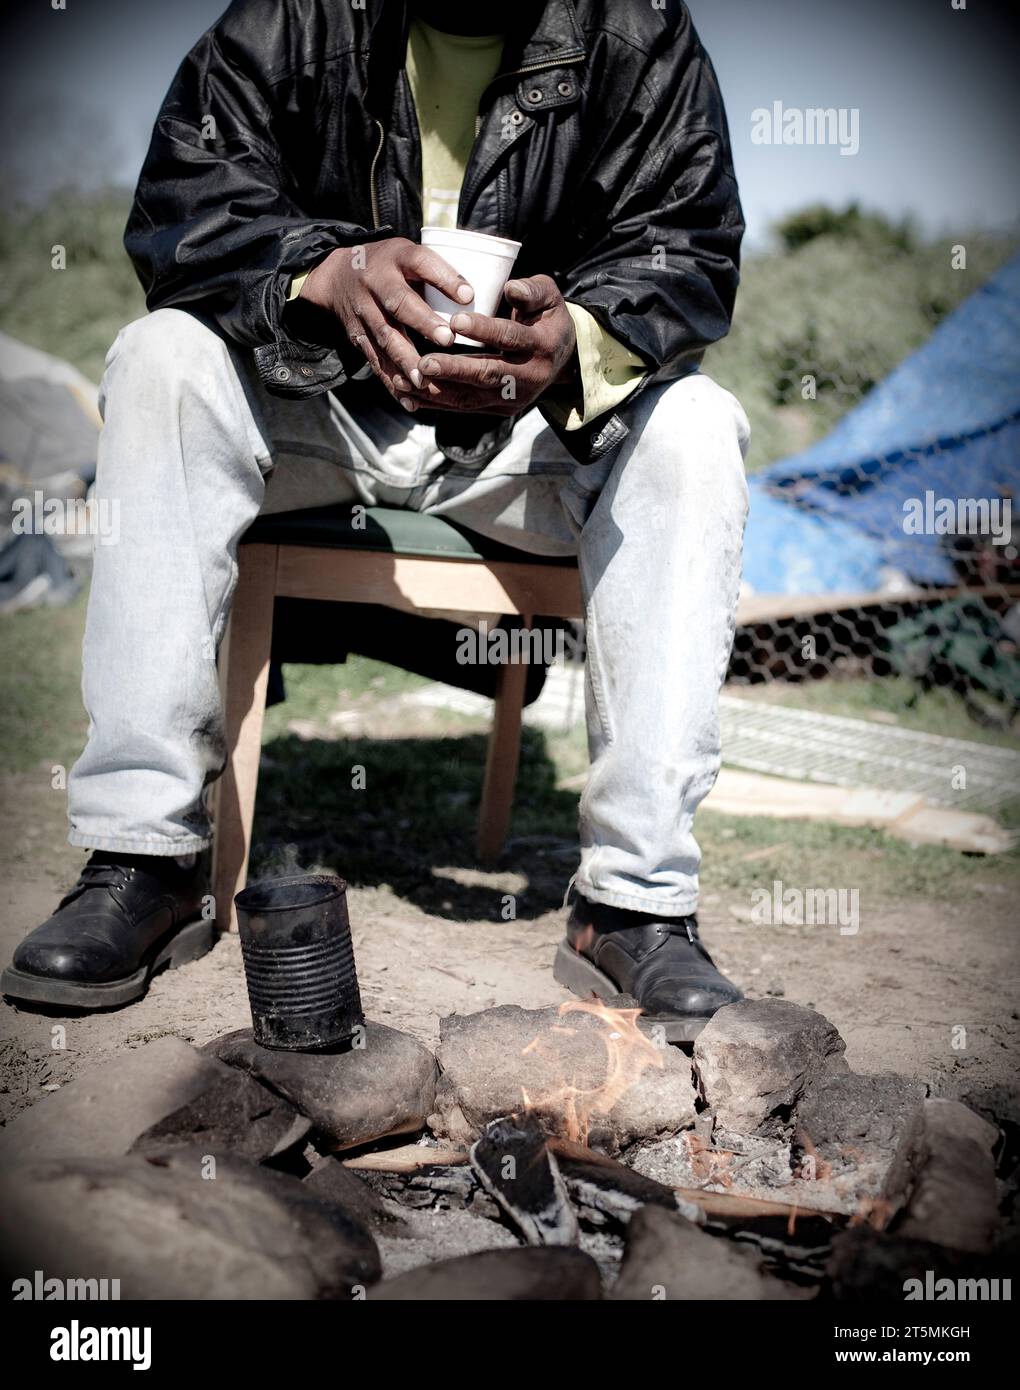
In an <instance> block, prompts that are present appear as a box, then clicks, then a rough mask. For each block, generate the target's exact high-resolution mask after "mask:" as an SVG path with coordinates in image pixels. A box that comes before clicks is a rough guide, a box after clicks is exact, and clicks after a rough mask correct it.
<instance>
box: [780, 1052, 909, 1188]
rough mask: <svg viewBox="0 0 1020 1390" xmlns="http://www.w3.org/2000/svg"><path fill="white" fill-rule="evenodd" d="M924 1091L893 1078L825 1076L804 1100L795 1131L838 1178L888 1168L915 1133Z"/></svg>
mask: <svg viewBox="0 0 1020 1390" xmlns="http://www.w3.org/2000/svg"><path fill="white" fill-rule="evenodd" d="M926 1090H927V1088H926V1086H925V1085H924V1082H922V1081H913V1080H911V1079H910V1078H909V1077H905V1076H896V1075H894V1074H893V1073H891V1072H886V1073H882V1074H879V1075H875V1076H857V1075H856V1074H855V1073H853V1072H844V1073H843V1074H842V1075H841V1076H839V1075H837V1076H824V1077H822V1078H821V1079H820V1080H819V1081H818V1082H816V1083H815V1084H814V1085H813V1086H812V1087H811V1088H810V1090H809V1091H808V1093H807V1095H805V1096H803V1097H802V1098H801V1100H800V1102H799V1104H798V1106H797V1128H798V1131H800V1132H801V1134H802V1135H803V1136H804V1137H805V1138H806V1139H807V1140H809V1141H810V1143H811V1145H812V1146H813V1147H814V1148H815V1149H816V1150H817V1151H818V1153H819V1155H820V1156H821V1157H822V1158H824V1159H825V1160H826V1162H828V1163H831V1164H832V1165H833V1169H834V1171H835V1172H840V1171H843V1170H846V1169H854V1168H860V1167H863V1166H864V1165H866V1164H876V1165H880V1166H884V1167H887V1166H888V1165H889V1164H890V1163H891V1162H892V1160H893V1159H894V1157H895V1155H896V1153H897V1150H898V1149H899V1148H900V1146H901V1145H902V1144H904V1143H906V1142H909V1141H910V1140H911V1137H912V1136H913V1135H914V1133H915V1132H916V1130H917V1126H918V1124H919V1122H920V1119H921V1113H922V1107H923V1105H924V1100H925V1094H926ZM802 1142H803V1141H802Z"/></svg>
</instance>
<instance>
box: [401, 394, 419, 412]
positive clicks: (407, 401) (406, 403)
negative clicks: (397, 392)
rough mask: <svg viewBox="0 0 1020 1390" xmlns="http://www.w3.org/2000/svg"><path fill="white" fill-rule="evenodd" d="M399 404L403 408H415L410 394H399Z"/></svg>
mask: <svg viewBox="0 0 1020 1390" xmlns="http://www.w3.org/2000/svg"><path fill="white" fill-rule="evenodd" d="M400 404H401V405H402V406H403V407H404V409H405V410H414V409H415V408H416V407H415V404H414V401H412V399H411V397H410V396H401V397H400Z"/></svg>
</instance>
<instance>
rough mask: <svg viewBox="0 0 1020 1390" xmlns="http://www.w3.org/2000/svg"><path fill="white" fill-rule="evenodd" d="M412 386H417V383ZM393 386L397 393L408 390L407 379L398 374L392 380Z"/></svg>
mask: <svg viewBox="0 0 1020 1390" xmlns="http://www.w3.org/2000/svg"><path fill="white" fill-rule="evenodd" d="M414 384H415V386H417V385H418V384H419V383H418V382H417V381H416V382H415V383H414ZM393 385H394V386H395V387H396V388H397V390H398V391H406V390H407V389H408V386H407V379H406V378H405V377H402V376H400V375H399V374H398V375H397V376H395V377H394V378H393Z"/></svg>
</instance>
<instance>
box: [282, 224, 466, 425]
mask: <svg viewBox="0 0 1020 1390" xmlns="http://www.w3.org/2000/svg"><path fill="white" fill-rule="evenodd" d="M422 284H429V285H434V286H435V287H436V289H438V290H441V291H442V292H443V294H445V295H446V296H447V297H448V298H450V299H453V300H459V301H460V303H461V304H466V303H470V302H471V300H472V299H473V298H474V291H473V290H472V289H471V286H470V285H469V284H468V282H467V281H466V280H465V279H464V277H463V275H458V274H457V272H456V271H455V270H454V269H453V267H452V266H450V265H448V264H447V262H446V261H444V260H443V258H442V257H441V256H438V255H437V254H436V253H435V251H430V250H428V249H427V248H426V247H424V246H418V245H417V244H416V243H415V242H413V241H408V240H407V238H406V237H389V238H387V239H386V240H385V241H374V242H369V243H368V244H367V245H365V246H345V247H341V248H339V249H337V250H336V251H331V252H330V254H329V255H328V256H327V257H326V258H325V260H323V261H320V262H319V264H318V265H317V266H316V267H315V268H314V270H312V271H311V272H310V273H309V275H308V278H307V279H306V280H305V282H304V284H303V285H302V286H301V293H300V294H299V295H298V298H299V299H303V300H307V301H308V302H309V303H311V304H314V305H316V306H317V307H318V308H319V309H325V310H327V311H328V312H330V313H332V314H333V315H335V316H336V318H337V319H338V320H339V322H340V324H341V325H342V327H343V330H344V332H345V333H346V334H347V337H348V338H349V339H350V341H351V342H352V343H353V344H354V346H355V347H356V348H358V349H359V350H360V351H361V352H363V353H364V354H365V357H366V358H367V359H368V362H369V364H370V366H371V368H372V370H373V372H375V374H376V376H377V377H379V379H380V380H381V381H382V382H383V383H384V384H385V386H386V388H387V390H388V391H390V392H391V393H392V394H393V395H394V396H396V397H398V398H399V397H400V396H401V395H403V394H406V393H407V392H408V391H409V390H410V389H411V388H412V386H414V387H418V386H421V385H422V384H423V383H422V378H421V376H420V374H419V368H418V359H419V357H420V355H421V354H420V350H419V349H418V348H417V347H415V345H414V344H413V343H412V342H411V339H410V338H409V337H408V333H407V330H408V329H414V330H415V331H416V332H418V333H420V334H421V335H422V336H423V337H425V338H429V339H431V341H432V342H434V343H438V344H439V345H440V346H441V347H449V345H450V343H452V342H453V337H454V335H453V333H452V332H451V331H450V329H449V328H448V326H447V324H446V321H445V320H444V319H442V318H440V316H439V315H438V314H437V313H436V311H435V310H434V309H430V308H429V306H428V305H427V304H426V303H425V300H424V299H423V298H422V296H421V295H420V294H419V293H418V291H417V290H416V289H415V288H413V287H414V286H416V285H418V286H420V285H422Z"/></svg>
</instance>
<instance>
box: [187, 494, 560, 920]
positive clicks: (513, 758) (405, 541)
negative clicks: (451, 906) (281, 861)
mask: <svg viewBox="0 0 1020 1390" xmlns="http://www.w3.org/2000/svg"><path fill="white" fill-rule="evenodd" d="M238 556H239V575H238V582H237V589H236V591H235V594H234V601H233V607H232V609H231V616H230V623H229V626H228V629H227V632H226V635H225V636H224V638H223V642H222V644H221V648H220V656H219V665H220V688H221V691H222V696H223V707H224V712H225V725H226V727H225V732H226V741H227V763H226V768H225V771H224V773H223V776H222V777H221V778H220V779H219V781H218V782H217V783H216V785H215V788H214V791H213V816H214V838H213V891H214V893H215V897H216V908H217V917H218V922H219V926H220V928H221V930H226V929H228V928H229V929H235V928H236V916H235V912H234V896H235V894H237V893H238V892H240V890H241V889H242V888H243V887H244V885H245V881H246V879H247V873H248V858H249V853H250V850H251V832H252V821H253V819H254V813H255V794H256V790H257V786H258V775H259V757H260V753H261V748H262V721H263V716H264V713H265V704H266V687H267V683H268V678H269V657H270V648H271V645H272V637H273V600H274V599H275V598H276V597H277V596H286V597H290V598H304V599H326V600H332V601H333V602H337V603H372V604H385V605H387V606H389V607H391V608H398V609H402V610H404V611H405V612H422V611H426V612H428V613H429V614H430V615H433V616H448V617H449V616H454V615H457V614H464V613H472V614H474V613H479V614H494V615H495V614H499V615H500V616H502V615H504V614H510V615H517V616H520V617H521V618H523V619H524V621H525V622H526V623H530V621H531V619H532V618H533V617H534V616H535V615H537V614H541V615H542V616H546V617H560V618H579V617H581V616H582V611H583V610H582V605H581V591H580V580H579V576H578V571H577V566H576V563H575V562H574V561H573V560H562V559H553V560H550V559H544V558H543V557H540V556H534V555H527V554H525V553H524V552H522V551H516V550H509V549H508V548H507V547H506V546H499V545H494V544H493V543H491V542H489V541H486V540H485V539H483V538H482V537H480V536H476V535H474V534H472V533H468V532H466V531H464V530H462V529H460V528H459V527H455V526H453V525H451V524H450V523H449V522H446V521H443V520H442V519H441V518H439V517H432V516H422V515H420V514H418V513H416V512H407V511H399V510H396V509H392V508H383V507H369V508H351V507H328V508H322V509H318V510H314V511H306V512H290V513H283V514H280V515H278V516H269V517H261V518H260V519H259V520H258V521H257V522H256V523H255V524H254V526H252V527H251V529H250V530H249V531H248V533H247V535H246V536H245V537H244V539H243V541H242V543H241V545H240V547H239V551H238ZM526 678H527V667H526V666H525V665H523V664H516V665H505V666H503V667H501V669H500V672H499V676H498V685H497V694H496V699H495V709H494V713H493V721H492V728H491V731H490V734H489V744H488V753H487V758H486V766H485V781H484V785H483V790H482V802H481V808H480V811H479V818H478V853H479V856H480V857H481V858H483V859H489V860H491V859H494V858H495V857H496V856H497V855H498V854H499V852H500V850H501V849H502V846H503V842H504V840H505V838H506V832H507V827H508V825H509V822H510V812H511V809H512V806H513V794H514V783H515V781H516V777H517V764H518V759H519V755H520V737H521V710H522V708H523V703H524V692H525V682H526Z"/></svg>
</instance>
